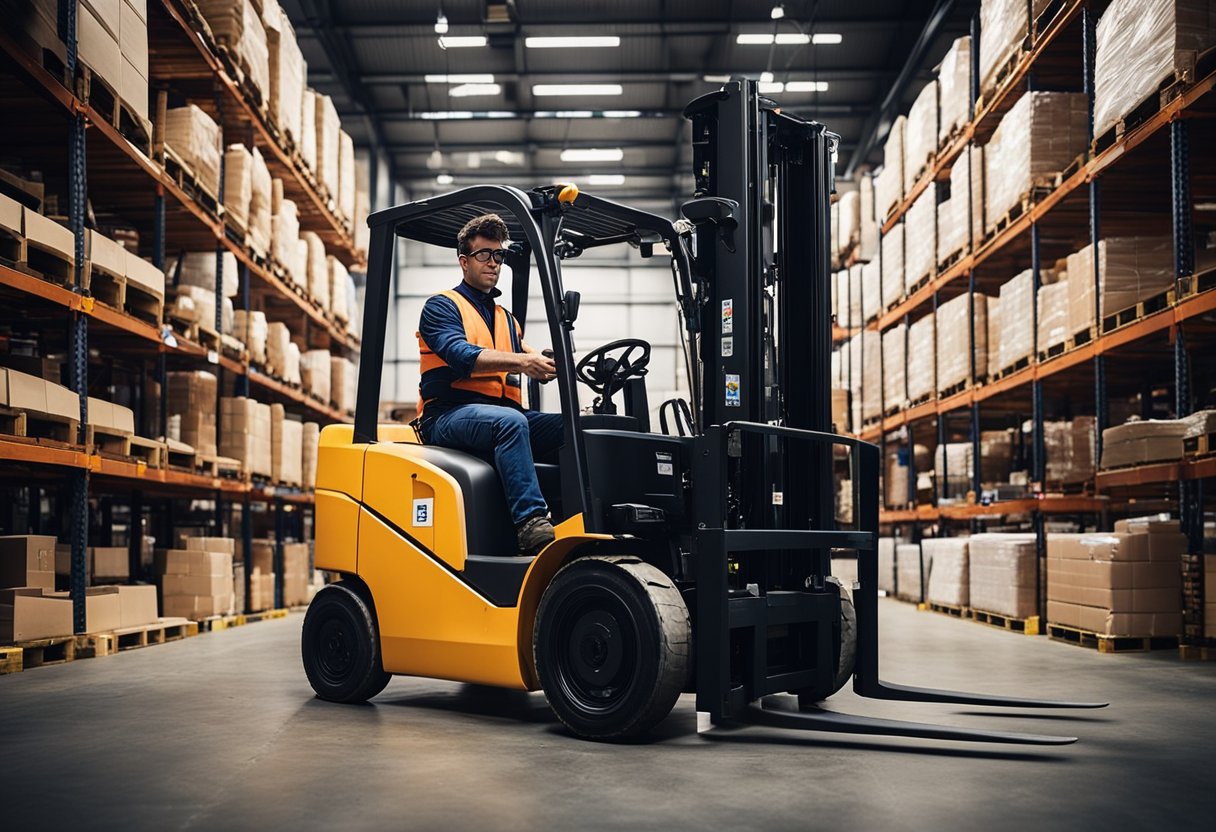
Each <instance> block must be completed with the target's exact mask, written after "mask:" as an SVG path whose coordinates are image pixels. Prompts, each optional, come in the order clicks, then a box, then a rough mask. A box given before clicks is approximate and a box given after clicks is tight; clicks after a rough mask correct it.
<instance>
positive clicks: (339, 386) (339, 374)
mask: <svg viewBox="0 0 1216 832" xmlns="http://www.w3.org/2000/svg"><path fill="white" fill-rule="evenodd" d="M329 366H330V372H331V373H332V374H333V387H332V390H333V392H332V393H331V394H330V401H331V402H333V405H334V407H335V408H337V409H338V410H340V411H341V412H342V413H353V412H354V409H355V390H356V388H357V386H358V379H357V378H356V376H355V365H354V363H353V362H351V360H350V359H349V358H343V357H342V356H338V355H334V356H330V359H329ZM849 493H850V494H851V493H852V490H851V489H850V492H849Z"/></svg>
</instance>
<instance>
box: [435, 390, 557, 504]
mask: <svg viewBox="0 0 1216 832" xmlns="http://www.w3.org/2000/svg"><path fill="white" fill-rule="evenodd" d="M426 440H427V442H428V443H429V444H431V445H442V446H443V447H445V448H455V449H456V450H458V451H469V452H471V453H474V454H477V455H479V456H488V455H489V454H491V453H492V454H493V456H494V467H495V468H497V469H498V477H499V479H501V480H502V488H503V491H504V492H505V493H506V495H507V508H508V510H509V511H510V512H511V519H512V521H514V523H515V525H517V526H518V525H519V524H520V523H523V522H524V521H525V520H527V519H528V518H530V517H535V516H536V515H538V514H542V515H543V514H547V513H548V511H549V507H548V506H546V505H545V498H544V496H543V495H541V493H540V483H538V482H537V481H536V466H535V464H534V463H533V460H532V457H533V454H536V455H538V456H539V455H542V454H548V453H552V452H553V451H555V450H557V449H558V448H560V447H561V445H562V441H563V430H562V417H561V414H560V413H540V412H538V411H535V410H527V411H522V412H521V411H519V410H516V409H514V408H512V407H506V406H501V405H493V404H466V405H461V406H460V407H456V408H453V409H452V410H448V411H446V412H444V413H441V414H439V415H438V416H436V417H435V418H434V420H432V421H431V423H430V425H429V426H428V430H427V437H426Z"/></svg>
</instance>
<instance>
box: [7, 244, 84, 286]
mask: <svg viewBox="0 0 1216 832" xmlns="http://www.w3.org/2000/svg"><path fill="white" fill-rule="evenodd" d="M15 268H16V269H17V270H18V271H22V272H25V273H26V274H28V275H32V276H34V277H37V278H39V279H41V280H45V281H46V282H47V283H57V284H58V285H60V286H67V287H69V288H70V287H72V286H74V285H75V283H76V259H75V256H69V255H66V254H64V253H63V252H61V251H57V250H55V249H54V248H51V247H50V246H48V245H46V244H45V243H43V242H41V241H40V240H32V239H30V238H29V237H25V238H23V239H22V240H21V241H20V256H19V257H18V259H17V261H16V263H15Z"/></svg>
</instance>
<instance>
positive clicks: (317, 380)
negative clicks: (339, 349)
mask: <svg viewBox="0 0 1216 832" xmlns="http://www.w3.org/2000/svg"><path fill="white" fill-rule="evenodd" d="M300 380H301V381H302V382H303V385H304V389H305V390H306V391H308V392H309V393H312V395H313V396H314V397H315V398H317V399H320V400H321V402H323V403H324V404H329V402H330V399H331V397H332V393H331V390H330V369H329V350H308V351H307V352H302V353H300Z"/></svg>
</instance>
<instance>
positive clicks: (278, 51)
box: [262, 0, 308, 147]
mask: <svg viewBox="0 0 1216 832" xmlns="http://www.w3.org/2000/svg"><path fill="white" fill-rule="evenodd" d="M262 19H263V22H264V23H265V24H266V42H267V46H268V47H269V52H270V96H269V101H270V118H271V121H273V122H274V123H275V124H276V125H277V126H278V128H279V130H280V131H281V132H282V133H283V135H284V136H286V137H287V139H288V141H289V142H290V143H291V146H295V147H299V145H300V139H301V137H302V134H301V132H300V131H301V122H300V119H301V114H302V111H303V101H304V79H305V78H307V77H308V65H307V64H306V63H305V62H304V55H303V53H301V52H300V46H299V44H298V43H297V42H296V32H295V29H293V28H292V26H291V21H290V20H288V19H287V13H286V12H284V11H283V10H282V8H281V7H280V6H279V4H278V0H272V2H267V3H266V7H265V8H264V9H263V14H262Z"/></svg>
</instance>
